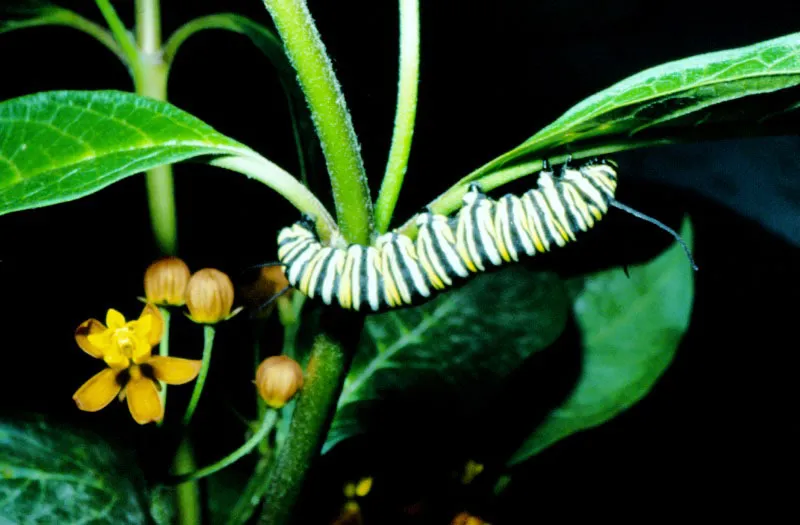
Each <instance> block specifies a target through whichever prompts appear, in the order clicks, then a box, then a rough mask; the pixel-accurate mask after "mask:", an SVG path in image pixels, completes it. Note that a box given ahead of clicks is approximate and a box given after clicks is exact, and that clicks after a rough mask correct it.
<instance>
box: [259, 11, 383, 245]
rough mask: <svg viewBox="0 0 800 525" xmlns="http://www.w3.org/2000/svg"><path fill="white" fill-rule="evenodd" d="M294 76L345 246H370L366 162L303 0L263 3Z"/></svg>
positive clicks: (369, 205)
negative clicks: (317, 142) (319, 150)
mask: <svg viewBox="0 0 800 525" xmlns="http://www.w3.org/2000/svg"><path fill="white" fill-rule="evenodd" d="M264 5H265V6H266V8H267V10H268V11H269V13H270V15H271V16H272V20H273V21H274V23H275V27H276V28H277V29H278V33H279V34H280V36H281V39H282V40H283V42H284V45H285V47H286V54H287V55H288V57H289V60H290V61H291V63H292V65H293V66H294V68H295V70H296V71H297V78H298V80H299V81H300V86H301V87H302V89H303V92H304V93H305V96H306V101H307V102H308V105H309V108H310V110H311V117H312V119H313V121H314V125H315V126H316V129H317V134H318V135H319V138H320V143H321V145H322V151H323V153H324V154H325V160H326V163H327V166H328V173H329V174H330V178H331V186H332V188H333V199H334V202H335V203H336V218H337V222H338V224H339V228H340V230H341V232H342V234H343V236H344V238H345V239H346V240H347V241H350V242H355V243H360V244H369V242H370V238H371V235H372V227H373V224H372V219H373V217H372V201H371V199H370V197H369V188H368V187H367V178H366V174H365V172H364V163H363V161H362V159H361V152H360V146H359V143H358V139H357V137H356V133H355V130H354V129H353V123H352V121H351V119H350V112H349V111H348V110H347V104H346V103H345V99H344V94H343V93H342V91H341V88H340V86H339V82H338V81H337V80H336V76H335V75H334V72H333V65H332V64H331V61H330V59H329V58H328V55H327V53H326V51H325V46H324V44H323V43H322V40H321V38H320V35H319V32H318V31H317V28H316V26H315V25H314V20H313V19H312V17H311V13H309V11H308V6H307V5H306V2H305V0H264Z"/></svg>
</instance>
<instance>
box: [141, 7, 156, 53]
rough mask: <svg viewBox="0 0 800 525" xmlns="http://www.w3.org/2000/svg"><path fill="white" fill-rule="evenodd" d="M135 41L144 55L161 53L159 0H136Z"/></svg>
mask: <svg viewBox="0 0 800 525" xmlns="http://www.w3.org/2000/svg"><path fill="white" fill-rule="evenodd" d="M136 41H137V42H139V49H140V50H141V51H142V53H144V54H145V55H155V54H159V53H161V6H160V5H159V0H136Z"/></svg>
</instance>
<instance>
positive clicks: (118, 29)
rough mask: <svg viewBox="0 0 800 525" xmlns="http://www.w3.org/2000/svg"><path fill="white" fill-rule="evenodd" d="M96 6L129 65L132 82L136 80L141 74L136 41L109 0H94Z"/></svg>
mask: <svg viewBox="0 0 800 525" xmlns="http://www.w3.org/2000/svg"><path fill="white" fill-rule="evenodd" d="M95 3H96V4H97V7H98V8H99V9H100V12H101V13H102V14H103V18H105V20H106V23H107V24H108V28H109V29H111V34H112V35H114V39H115V40H116V42H117V44H118V45H119V48H120V49H121V50H122V54H123V55H124V56H125V58H126V62H127V64H128V67H130V70H131V75H132V76H133V81H134V83H136V82H138V81H139V80H138V79H139V77H140V76H141V75H142V67H141V60H140V58H139V50H138V49H137V48H136V42H134V41H133V38H132V37H131V35H130V33H128V30H127V28H126V27H125V24H123V23H122V20H121V19H120V18H119V15H118V14H117V11H116V10H115V9H114V6H112V5H111V2H109V0H95Z"/></svg>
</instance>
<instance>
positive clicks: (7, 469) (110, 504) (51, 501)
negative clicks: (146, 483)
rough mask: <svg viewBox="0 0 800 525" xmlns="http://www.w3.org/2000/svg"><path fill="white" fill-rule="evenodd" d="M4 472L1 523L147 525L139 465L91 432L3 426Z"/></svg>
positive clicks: (35, 424)
mask: <svg viewBox="0 0 800 525" xmlns="http://www.w3.org/2000/svg"><path fill="white" fill-rule="evenodd" d="M0 473H2V476H3V482H2V483H0V522H4V523H6V522H10V523H147V522H148V518H147V515H146V510H145V508H146V502H145V499H144V497H143V490H142V489H143V482H142V478H141V474H140V472H139V471H138V469H137V468H136V466H135V465H133V464H132V463H131V462H130V461H129V460H128V459H127V458H124V457H123V456H121V455H119V454H118V453H117V452H116V451H115V450H114V449H112V448H111V446H110V445H109V444H108V443H107V442H105V441H103V440H102V439H100V438H99V437H97V436H95V435H93V434H90V433H88V432H83V431H77V430H73V429H70V428H65V427H62V426H55V425H51V424H49V423H47V422H45V421H44V419H43V418H39V419H35V420H20V421H9V420H4V421H0Z"/></svg>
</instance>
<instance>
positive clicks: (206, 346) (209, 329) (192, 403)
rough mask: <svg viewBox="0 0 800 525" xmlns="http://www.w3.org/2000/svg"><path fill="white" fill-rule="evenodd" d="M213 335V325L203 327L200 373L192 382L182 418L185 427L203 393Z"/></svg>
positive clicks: (189, 421)
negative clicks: (189, 396)
mask: <svg viewBox="0 0 800 525" xmlns="http://www.w3.org/2000/svg"><path fill="white" fill-rule="evenodd" d="M214 333H215V329H214V325H210V324H207V325H203V361H202V363H201V364H200V373H199V374H197V379H196V380H195V382H194V390H192V397H191V399H189V405H188V406H187V407H186V414H185V415H184V416H183V425H184V426H187V427H188V426H189V423H191V422H192V416H193V415H194V411H195V409H196V408H197V403H198V401H200V394H202V393H203V386H204V385H205V383H206V376H207V375H208V365H209V364H210V363H211V350H212V349H213V348H214Z"/></svg>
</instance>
